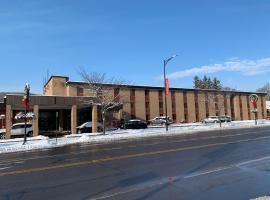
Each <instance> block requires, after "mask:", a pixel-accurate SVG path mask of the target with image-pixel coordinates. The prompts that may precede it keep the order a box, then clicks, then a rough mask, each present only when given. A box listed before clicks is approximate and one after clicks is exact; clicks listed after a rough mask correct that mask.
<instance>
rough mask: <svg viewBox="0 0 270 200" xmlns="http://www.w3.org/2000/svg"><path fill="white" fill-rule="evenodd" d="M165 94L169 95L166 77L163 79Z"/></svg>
mask: <svg viewBox="0 0 270 200" xmlns="http://www.w3.org/2000/svg"><path fill="white" fill-rule="evenodd" d="M165 94H166V95H167V96H168V95H169V80H168V79H167V78H166V79H165Z"/></svg>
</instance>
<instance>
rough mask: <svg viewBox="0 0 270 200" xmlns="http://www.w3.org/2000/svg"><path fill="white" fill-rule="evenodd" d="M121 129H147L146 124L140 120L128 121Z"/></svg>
mask: <svg viewBox="0 0 270 200" xmlns="http://www.w3.org/2000/svg"><path fill="white" fill-rule="evenodd" d="M121 128H125V129H144V128H147V124H146V122H144V121H142V120H139V119H131V120H128V121H127V122H126V123H124V125H123V126H122V127H121Z"/></svg>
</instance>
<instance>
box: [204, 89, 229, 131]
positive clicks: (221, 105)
mask: <svg viewBox="0 0 270 200" xmlns="http://www.w3.org/2000/svg"><path fill="white" fill-rule="evenodd" d="M228 99H230V96H229V95H226V94H225V93H220V92H207V95H206V96H205V99H204V100H203V101H204V102H207V104H208V108H209V110H210V109H211V110H214V111H215V114H216V116H218V118H219V126H220V127H221V114H222V111H223V112H224V114H226V108H227V100H228Z"/></svg>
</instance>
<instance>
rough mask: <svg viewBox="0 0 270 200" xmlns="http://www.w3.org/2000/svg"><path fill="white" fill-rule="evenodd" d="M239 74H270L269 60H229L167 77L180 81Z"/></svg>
mask: <svg viewBox="0 0 270 200" xmlns="http://www.w3.org/2000/svg"><path fill="white" fill-rule="evenodd" d="M222 71H224V72H239V73H241V74H242V75H245V76H254V75H258V74H263V73H269V72H270V58H263V59H259V60H240V59H238V58H233V59H229V60H228V61H226V62H224V63H220V64H211V65H205V66H200V67H193V68H191V69H187V70H182V71H177V72H174V73H171V74H168V77H169V78H170V79H171V80H173V79H181V78H185V77H190V76H194V75H200V74H213V73H217V72H222Z"/></svg>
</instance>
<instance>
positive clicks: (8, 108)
mask: <svg viewBox="0 0 270 200" xmlns="http://www.w3.org/2000/svg"><path fill="white" fill-rule="evenodd" d="M12 117H13V110H12V108H11V105H6V139H10V137H11V126H12Z"/></svg>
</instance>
